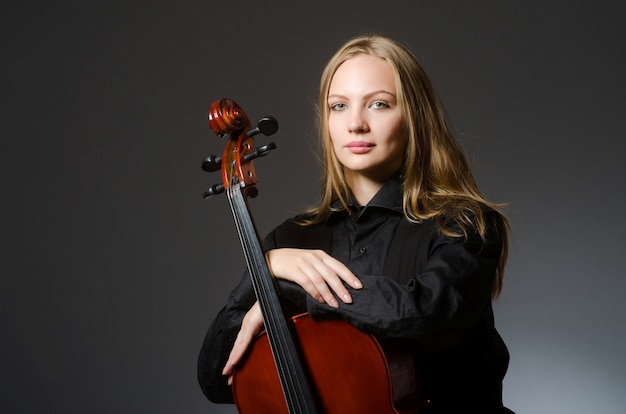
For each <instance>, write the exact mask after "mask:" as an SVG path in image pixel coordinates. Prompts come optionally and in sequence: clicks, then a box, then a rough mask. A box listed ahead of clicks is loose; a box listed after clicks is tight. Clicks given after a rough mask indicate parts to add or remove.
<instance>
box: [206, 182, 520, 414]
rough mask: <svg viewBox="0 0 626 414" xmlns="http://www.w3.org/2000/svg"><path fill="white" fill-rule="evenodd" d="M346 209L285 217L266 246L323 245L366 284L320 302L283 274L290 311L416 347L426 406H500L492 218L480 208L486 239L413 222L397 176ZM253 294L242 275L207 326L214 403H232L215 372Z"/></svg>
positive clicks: (497, 242)
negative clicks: (307, 221) (315, 219)
mask: <svg viewBox="0 0 626 414" xmlns="http://www.w3.org/2000/svg"><path fill="white" fill-rule="evenodd" d="M349 207H350V210H351V213H350V212H348V211H344V210H337V211H333V212H332V213H331V214H330V215H329V217H328V218H327V220H326V221H325V222H324V223H320V224H317V225H312V226H301V225H299V224H297V223H296V221H294V220H288V221H286V222H285V223H283V224H282V225H280V226H279V227H277V228H276V229H274V230H273V231H272V232H271V233H270V235H269V236H268V237H267V238H266V239H265V241H264V245H265V247H266V248H267V249H273V248H281V247H295V248H312V249H323V250H325V251H326V252H328V253H329V254H331V255H332V256H333V257H335V258H337V259H338V260H340V261H341V262H343V263H344V264H345V265H346V266H348V268H349V269H350V270H351V271H352V272H353V273H354V274H356V275H357V277H359V279H360V280H361V282H362V283H363V288H362V289H358V290H354V289H351V288H350V287H348V289H349V290H350V293H351V295H352V298H353V303H351V304H345V303H343V302H342V301H338V302H339V308H333V307H330V306H328V305H326V304H320V303H318V302H317V301H316V300H314V299H313V298H311V297H310V296H308V295H307V294H306V293H305V292H304V291H303V290H302V289H301V288H300V287H299V286H297V285H295V284H293V283H290V282H286V281H282V280H281V281H279V288H280V290H281V293H282V297H283V299H284V300H285V301H287V302H288V305H290V306H291V308H292V310H293V311H294V313H296V312H300V311H307V312H308V313H309V314H310V315H311V316H312V317H313V318H317V319H322V318H336V319H342V320H345V321H347V322H349V323H351V324H352V325H354V326H356V327H357V328H359V329H361V330H363V331H366V332H369V333H372V334H374V335H376V336H377V337H379V338H383V339H385V338H389V339H394V340H400V341H402V342H404V343H405V344H406V345H407V346H408V347H409V348H410V349H412V351H413V354H414V360H415V366H416V371H417V372H418V373H419V377H420V381H421V383H422V389H423V391H424V394H425V396H426V397H427V398H428V399H430V400H432V401H433V406H432V408H431V409H432V412H433V413H435V412H437V413H439V412H441V413H444V412H445V413H447V412H457V411H456V410H457V409H460V408H459V407H460V406H462V407H464V408H463V410H462V411H459V412H474V411H472V409H474V410H478V411H475V412H485V413H491V412H493V413H498V412H506V411H503V410H504V409H503V408H502V400H501V398H502V396H501V393H502V390H501V387H502V379H503V377H504V374H505V372H506V369H507V366H508V358H509V356H508V351H507V349H506V347H505V345H504V343H503V342H502V340H501V338H500V336H499V335H498V333H497V331H496V329H495V327H494V320H493V312H492V307H491V288H492V284H493V280H494V277H495V272H496V267H497V263H498V259H499V256H500V252H501V250H502V241H501V238H500V234H499V231H498V229H499V226H501V225H502V221H501V220H500V218H499V215H498V214H497V213H495V212H493V211H487V212H486V214H487V215H488V217H489V218H490V220H488V222H489V223H491V225H490V227H489V229H488V232H487V234H486V237H485V238H484V239H483V238H481V237H480V236H479V235H478V234H476V233H475V232H471V231H470V232H469V236H468V237H467V238H451V237H447V236H445V235H443V234H442V233H441V232H440V231H439V230H438V229H437V226H436V225H435V223H434V222H433V221H432V220H427V221H424V222H422V223H417V224H415V223H410V222H408V221H407V220H406V219H405V218H404V215H403V213H402V190H401V184H400V180H399V178H394V179H392V180H390V181H389V182H387V183H386V184H385V185H384V186H383V187H382V188H381V190H380V191H379V192H378V193H377V194H376V195H375V196H374V198H373V199H372V200H371V201H370V202H369V203H368V204H367V205H366V206H363V207H360V206H356V205H351V206H349ZM254 301H255V298H254V293H253V290H252V288H251V284H250V281H249V277H245V278H244V279H243V281H242V282H241V284H240V285H239V286H238V287H237V288H236V289H235V290H234V291H233V293H232V294H231V296H230V298H229V300H228V302H227V304H226V306H225V308H224V309H223V310H222V311H221V312H220V314H218V316H217V317H216V319H215V320H214V322H213V324H212V326H211V328H210V329H209V332H208V333H207V337H206V339H205V343H204V346H203V349H202V351H201V354H200V359H199V371H198V372H199V380H200V384H201V386H202V388H203V391H204V392H205V394H206V395H207V396H208V397H209V399H211V400H212V401H215V402H228V401H232V395H230V390H229V388H228V386H227V385H226V382H225V379H224V378H223V377H222V376H221V369H222V367H223V365H224V363H225V361H226V359H227V357H228V354H229V352H230V349H231V348H232V344H233V341H234V338H235V337H236V333H237V331H238V330H239V326H240V324H241V320H242V319H243V316H244V315H245V313H246V311H247V310H248V309H249V308H250V307H251V306H252V304H253V303H254ZM468 409H470V410H469V411H467V410H468ZM501 410H502V411H501Z"/></svg>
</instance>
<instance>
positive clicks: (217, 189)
mask: <svg viewBox="0 0 626 414" xmlns="http://www.w3.org/2000/svg"><path fill="white" fill-rule="evenodd" d="M223 192H224V184H214V185H212V186H211V187H210V188H209V189H208V190H206V191H205V192H204V194H202V198H204V199H205V200H206V199H207V198H209V197H213V196H214V195H218V194H221V193H223Z"/></svg>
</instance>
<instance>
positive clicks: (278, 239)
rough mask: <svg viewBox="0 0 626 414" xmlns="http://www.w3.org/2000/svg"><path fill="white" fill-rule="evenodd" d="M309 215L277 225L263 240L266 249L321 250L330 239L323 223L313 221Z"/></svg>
mask: <svg viewBox="0 0 626 414" xmlns="http://www.w3.org/2000/svg"><path fill="white" fill-rule="evenodd" d="M313 218H314V217H313V216H312V215H310V214H299V215H296V216H293V217H290V218H288V219H286V220H285V221H283V222H282V223H281V224H279V225H278V226H277V227H276V228H274V230H272V231H271V233H270V234H269V235H268V236H267V237H266V239H265V243H264V244H265V246H266V248H278V247H297V248H310V249H314V248H323V246H325V245H326V244H327V243H326V242H327V240H328V239H329V238H330V229H329V228H328V227H327V226H326V223H325V222H323V221H322V222H315V221H313Z"/></svg>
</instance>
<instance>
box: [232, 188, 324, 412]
mask: <svg viewBox="0 0 626 414" xmlns="http://www.w3.org/2000/svg"><path fill="white" fill-rule="evenodd" d="M227 195H228V201H229V204H230V207H231V210H232V214H233V218H234V219H235V225H236V227H237V233H238V234H239V240H240V242H241V246H242V249H243V253H244V256H245V260H246V264H247V266H248V271H249V272H250V277H251V280H252V286H253V287H254V293H255V294H256V298H257V300H258V302H259V305H260V307H261V312H262V313H263V321H264V324H265V330H266V333H267V338H268V341H269V344H270V348H271V350H272V355H273V357H274V362H275V365H276V369H277V371H278V376H279V379H280V383H281V386H282V390H283V394H284V396H285V402H286V403H287V408H288V410H289V413H290V414H314V413H317V409H316V406H315V398H314V397H313V394H312V392H311V388H310V386H309V384H308V380H307V377H306V375H305V371H304V367H303V365H302V363H301V360H300V357H299V353H298V349H297V348H296V345H295V342H294V340H293V336H292V333H291V330H290V329H289V326H288V324H287V319H286V318H285V315H284V312H283V309H282V307H281V304H280V300H279V296H278V291H277V288H276V282H275V280H274V278H273V277H272V275H271V273H270V271H269V267H268V265H267V261H266V259H265V254H264V252H263V249H262V248H261V243H260V242H259V236H258V232H257V230H256V227H255V225H254V221H253V219H252V216H251V214H250V211H249V208H248V203H247V199H246V197H245V196H244V194H243V192H242V186H241V185H240V184H237V185H231V186H230V187H229V188H228V190H227Z"/></svg>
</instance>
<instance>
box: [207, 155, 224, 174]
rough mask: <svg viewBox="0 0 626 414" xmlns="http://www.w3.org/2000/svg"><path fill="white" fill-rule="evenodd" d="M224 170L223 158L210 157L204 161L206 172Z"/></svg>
mask: <svg viewBox="0 0 626 414" xmlns="http://www.w3.org/2000/svg"><path fill="white" fill-rule="evenodd" d="M221 168H222V157H218V156H216V155H209V156H208V157H206V158H205V159H204V161H202V169H203V170H204V171H206V172H214V171H219V170H220V169H221Z"/></svg>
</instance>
